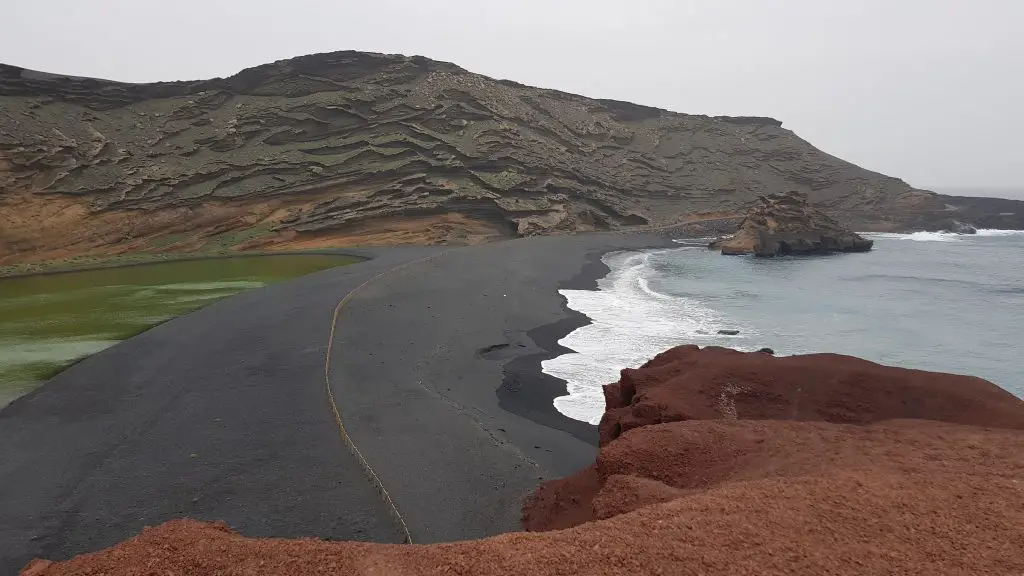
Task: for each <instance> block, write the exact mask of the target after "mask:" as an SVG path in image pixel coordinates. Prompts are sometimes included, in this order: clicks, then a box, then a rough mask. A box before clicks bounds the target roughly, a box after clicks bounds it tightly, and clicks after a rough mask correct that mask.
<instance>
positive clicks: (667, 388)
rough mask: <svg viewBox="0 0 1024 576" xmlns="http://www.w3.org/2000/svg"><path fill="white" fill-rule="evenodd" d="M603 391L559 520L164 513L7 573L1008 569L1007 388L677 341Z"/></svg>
mask: <svg viewBox="0 0 1024 576" xmlns="http://www.w3.org/2000/svg"><path fill="white" fill-rule="evenodd" d="M606 393H607V394H608V396H609V400H610V401H611V400H614V401H615V402H617V403H615V404H612V405H611V406H610V409H609V411H608V412H607V414H606V416H605V419H604V421H603V422H602V425H603V430H602V431H603V432H605V433H606V434H605V437H603V439H602V446H601V451H600V455H599V456H598V459H597V462H596V463H595V465H594V466H592V467H590V468H588V469H586V470H584V471H582V472H581V473H579V474H577V475H575V476H572V477H570V478H566V479H563V480H558V481H554V482H550V483H548V484H546V485H544V486H543V487H542V488H541V490H539V491H538V493H537V495H536V496H535V497H534V498H533V499H531V502H530V503H529V504H528V505H527V507H526V508H525V517H524V521H525V523H526V525H527V528H530V529H533V530H546V529H552V528H567V529H565V530H556V531H546V532H541V533H515V534H505V535H501V536H497V537H494V538H488V539H486V540H479V541H471V542H459V543H454V544H438V545H429V546H402V545H377V544H364V543H348V542H322V541H319V540H311V539H305V540H259V539H249V538H244V537H241V536H239V535H237V534H234V533H232V532H231V531H230V530H229V529H228V528H227V527H226V526H224V525H222V524H209V523H200V522H194V521H187V520H181V521H174V522H169V523H167V524H164V525H162V526H159V527H156V528H151V529H146V530H145V531H143V533H142V534H140V535H139V536H137V537H135V538H132V539H131V540H128V541H126V542H123V543H122V544H120V545H118V546H116V547H114V548H111V549H108V550H104V551H101V552H97V553H95V554H90V555H85V556H80V557H77V558H74V559H72V560H70V561H67V562H60V563H55V564H47V563H45V562H38V563H35V564H32V565H30V566H28V567H26V570H25V572H23V574H26V575H27V574H32V576H70V575H76V576H77V575H85V574H106V575H110V576H129V575H133V576H134V575H141V574H266V575H284V574H314V573H331V574H397V575H412V574H416V575H420V574H426V575H430V574H474V575H482V576H487V575H495V576H497V575H512V574H516V575H518V574H526V573H529V574H537V575H541V576H543V575H549V574H550V575H554V574H609V575H613V574H623V575H625V574H630V575H632V574H682V575H686V574H694V575H695V574H704V575H713V574H723V575H724V574H729V575H736V576H743V575H752V574H759V575H760V574H779V575H781V574H840V575H841V574H851V575H852V574H858V575H860V574H920V575H925V574H927V575H938V574H971V575H985V574H992V575H996V574H998V575H1007V574H1021V573H1024V552H1022V551H1024V528H1022V527H1024V431H1022V430H1021V428H1022V427H1024V402H1021V401H1020V400H1018V399H1016V398H1015V397H1013V396H1012V395H1009V394H1008V393H1005V392H1003V391H1001V390H999V389H998V388H996V387H995V386H994V385H992V384H990V383H988V382H986V381H984V380H980V379H977V378H968V377H959V376H950V375H943V374H933V373H928V372H921V371H912V370H902V369H898V368H888V367H884V366H879V365H877V364H872V363H870V362H865V361H862V360H858V359H856V358H849V357H844V356H836V355H813V356H801V357H790V358H772V357H771V356H769V355H767V354H758V353H751V354H744V353H739V352H734V351H730V350H724V349H717V348H712V349H705V350H698V349H696V348H695V347H679V348H675V349H673V350H670V351H668V352H666V353H663V354H661V355H659V356H658V357H656V358H655V359H654V360H652V361H651V362H649V363H647V364H646V365H645V366H644V367H642V368H641V369H639V370H630V371H624V374H623V379H622V381H620V382H619V383H617V384H614V385H609V386H608V387H606ZM958 407H959V408H958ZM910 418H913V419H910ZM616 424H617V425H618V430H617V431H616V433H615V434H614V435H612V434H610V433H609V430H612V429H614V426H615V425H616ZM608 425H611V426H612V428H609V427H608ZM573 526H574V527H573Z"/></svg>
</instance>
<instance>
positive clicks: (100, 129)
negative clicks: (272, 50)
mask: <svg viewBox="0 0 1024 576" xmlns="http://www.w3.org/2000/svg"><path fill="white" fill-rule="evenodd" d="M790 189H793V190H800V191H803V192H806V193H807V194H808V195H809V196H810V198H811V200H812V201H814V202H816V203H818V204H820V205H821V206H822V207H824V208H825V209H826V210H827V211H829V212H830V213H832V214H833V215H834V216H836V217H840V219H841V220H842V221H843V222H844V223H847V224H850V225H856V226H857V227H858V228H859V229H860V228H873V229H886V230H888V229H896V228H903V227H908V226H911V225H914V226H920V225H923V224H924V223H927V222H928V221H930V220H931V219H933V217H934V214H935V213H936V212H937V211H938V212H944V211H946V209H947V206H946V205H947V204H951V205H956V204H957V201H953V200H942V199H940V198H939V197H937V196H936V195H934V194H931V193H928V192H923V191H920V190H915V189H913V188H911V187H910V186H908V185H907V184H906V183H904V182H902V181H900V180H898V179H895V178H890V177H887V176H883V175H881V174H877V173H874V172H869V171H867V170H863V169H861V168H859V167H857V166H854V165H852V164H850V163H848V162H844V161H842V160H839V159H838V158H835V157H833V156H830V155H828V154H825V153H823V152H821V151H820V150H817V149H816V148H814V147H813V146H811V145H810V144H808V143H807V142H805V141H804V140H801V139H800V138H798V137H797V136H796V135H795V134H793V133H792V132H790V131H789V130H786V129H784V128H782V126H781V123H780V122H779V121H777V120H773V119H771V118H749V117H748V118H730V117H708V116H699V115H688V114H678V113H674V112H668V111H665V110H659V109H655V108H649V107H645V106H640V105H636V104H629V103H625V102H617V101H611V100H596V99H591V98H586V97H583V96H576V95H573V94H566V93H563V92H558V91H554V90H545V89H540V88H532V87H529V86H523V85H521V84H516V83H514V82H509V81H503V80H495V79H492V78H488V77H485V76H480V75H478V74H473V73H470V72H467V71H466V70H463V69H462V68H459V67H458V66H455V65H453V64H449V63H445V62H437V61H433V60H428V59H426V58H422V57H405V56H397V55H381V54H368V53H361V52H336V53H329V54H317V55H312V56H303V57H300V58H294V59H291V60H283V61H280V62H275V63H273V64H267V65H263V66H258V67H256V68H251V69H247V70H244V71H242V72H240V73H238V74H236V75H235V76H232V77H230V78H224V79H213V80H205V81H195V82H166V83H154V84H125V83H118V82H111V81H106V80H96V79H90V78H75V77H69V76H56V75H52V74H45V73H41V72H35V71H31V70H25V69H22V68H18V67H14V66H5V65H0V224H2V225H0V263H5V262H12V261H17V260H25V259H29V258H45V257H52V256H54V255H58V254H74V253H82V252H119V251H130V250H131V251H136V250H172V249H173V250H196V249H202V248H203V247H204V246H209V245H211V244H212V245H216V246H231V247H238V248H253V247H310V246H318V245H339V244H346V243H382V242H410V241H412V242H472V241H478V240H485V239H487V238H493V237H508V236H515V235H521V234H537V233H558V232H566V231H581V230H594V229H615V228H622V227H635V226H650V225H653V226H662V225H667V224H673V223H676V222H678V221H680V220H684V219H688V218H689V217H692V216H694V215H699V214H704V213H719V214H721V213H730V212H735V211H737V210H739V211H743V210H745V208H746V207H747V206H748V205H749V204H750V202H752V201H753V200H754V199H756V198H757V197H758V196H759V195H763V194H767V193H771V192H774V191H778V190H790ZM1011 204H1013V205H1014V206H1017V205H1020V206H1024V203H1020V202H1011ZM972 206H973V208H972V210H973V211H974V212H978V213H979V214H980V213H988V212H990V210H989V209H988V208H987V207H986V206H987V205H981V204H977V203H975V204H972ZM953 209H954V211H955V210H956V206H953ZM1000 211H1001V212H1010V213H1011V216H1005V217H1001V218H1003V219H1008V220H1007V222H1003V223H1002V225H1004V226H1012V225H1015V224H1019V225H1020V226H1021V227H1024V208H1022V209H1020V210H1017V209H1016V208H1014V209H1013V210H1005V207H1001V208H1000ZM974 212H971V214H973V213H974ZM1013 214H1016V215H1013ZM944 217H945V218H949V217H951V215H950V213H948V212H945V213H944ZM958 218H960V219H961V220H966V221H970V220H971V218H972V216H971V215H970V214H964V215H958Z"/></svg>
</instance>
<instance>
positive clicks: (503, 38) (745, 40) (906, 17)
mask: <svg viewBox="0 0 1024 576" xmlns="http://www.w3.org/2000/svg"><path fill="white" fill-rule="evenodd" d="M3 20H4V25H3V33H2V34H0V62H4V63H8V64H15V65H19V66H24V67H26V68H34V69H38V70H44V71H47V72H58V73H65V74H73V75H80V76H96V77H102V78H109V79H113V80H122V81H135V82H143V81H154V80H183V79H197V78H207V77H213V76H227V75H230V74H233V73H235V72H237V71H238V70H240V69H242V68H245V67H248V66H254V65H257V64H261V63H264V62H269V61H273V60H279V59H282V58H288V57H292V56H298V55H301V54H308V53H313V52H328V51H333V50H346V49H355V50H368V51H374V52H389V53H403V54H421V55H424V56H428V57H430V58H434V59H439V60H447V61H451V62H455V63H456V64H459V65H461V66H462V67H464V68H467V69H469V70H471V71H474V72H479V73H482V74H487V75H489V76H495V77H499V78H509V79H513V80H516V81H519V82H522V83H524V84H530V85H535V86H543V87H547V88H558V89H561V90H565V91H569V92H576V93H580V94H585V95H587V96H593V97H600V98H615V99H619V100H628V101H632V102H637V103H641V104H647V105H652V106H658V107H663V108H668V109H671V110H676V111H679V112H689V113H700V114H733V115H740V114H748V115H765V116H774V117H776V118H778V119H780V120H782V121H783V122H784V123H785V126H786V127H788V128H790V129H792V130H794V131H796V133H797V134H799V135H800V136H802V137H804V138H805V139H807V140H809V141H810V142H811V143H813V144H815V145H816V146H818V147H819V148H821V149H823V150H825V151H827V152H830V153H832V154H835V155H837V156H840V157H842V158H845V159H847V160H850V161H852V162H855V163H857V164H860V165H862V166H864V167H866V168H869V169H872V170H877V171H879V172H884V173H886V174H890V175H894V176H898V177H901V178H903V179H904V180H907V181H908V182H910V183H911V184H913V185H915V186H919V187H930V188H942V187H1020V188H1024V143H1022V140H1021V138H1022V135H1024V115H1022V114H1021V110H1020V108H1021V107H1022V105H1024V33H1022V28H1021V27H1022V25H1024V1H1022V0H845V1H837V0H689V1H688V0H622V1H610V0H585V1H575V0H571V1H570V0H504V1H502V2H492V1H488V0H433V1H425V0H363V1H360V2H353V1H348V0H335V1H328V0H287V1H280V0H273V1H271V0H175V1H170V0H168V1H166V2H157V1H155V0H88V1H86V0H4V7H3Z"/></svg>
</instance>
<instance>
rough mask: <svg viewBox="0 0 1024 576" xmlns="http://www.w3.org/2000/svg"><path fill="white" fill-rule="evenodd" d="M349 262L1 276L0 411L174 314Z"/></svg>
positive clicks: (327, 258) (220, 261) (278, 261)
mask: <svg viewBox="0 0 1024 576" xmlns="http://www.w3.org/2000/svg"><path fill="white" fill-rule="evenodd" d="M355 261H357V259H356V258H352V257H348V256H332V255H282V256H248V257H236V258H211V259H203V260H184V261H171V262H164V263H159V264H145V265H140V266H129V267H122V268H106V269H99V270H86V271H81V272H67V273H60V274H44V275H37V276H26V277H22V278H4V279H0V408H2V407H3V406H6V405H7V404H9V403H10V402H11V401H12V400H14V399H15V398H17V397H18V396H21V395H23V394H26V393H28V392H30V391H32V390H34V389H35V388H37V387H39V386H40V385H41V384H42V383H43V382H45V381H46V380H47V379H49V378H50V377H52V376H54V375H55V374H57V373H58V372H60V371H61V370H63V369H64V368H66V367H67V366H69V365H70V364H73V363H74V362H76V361H78V360H80V359H82V358H85V357H87V356H89V355H91V354H95V353H96V352H99V351H100V350H103V349H104V348H108V347H110V346H113V345H114V344H117V343H118V342H120V341H121V340H124V339H126V338H129V337H131V336H134V335H136V334H138V333H140V332H142V331H144V330H146V329H148V328H151V327H152V326H155V325H156V324H159V323H161V322H164V321H166V320H169V319H171V318H174V317H175V316H180V315H182V314H186V313H188V312H191V311H193V310H195V309H197V308H201V307H203V306H205V305H207V304H210V303H212V302H215V301H217V300H220V299H221V298H225V297H227V296H231V295H232V294H237V293H239V292H241V291H243V290H250V289H253V288H260V287H262V286H265V285H267V284H269V283H272V282H277V281H280V280H286V279H289V278H294V277H297V276H302V275H304V274H309V273H312V272H316V271H318V270H323V269H326V268H333V267H336V266H343V265H346V264H351V263H353V262H355Z"/></svg>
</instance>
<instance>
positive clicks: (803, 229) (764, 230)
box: [711, 191, 874, 256]
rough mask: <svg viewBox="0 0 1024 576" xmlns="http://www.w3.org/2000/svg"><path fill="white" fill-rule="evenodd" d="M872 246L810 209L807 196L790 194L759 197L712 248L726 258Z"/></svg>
mask: <svg viewBox="0 0 1024 576" xmlns="http://www.w3.org/2000/svg"><path fill="white" fill-rule="evenodd" d="M873 245H874V242H873V241H872V240H868V239H866V238H864V237H862V236H860V235H859V234H857V233H855V232H852V231H850V230H848V229H846V228H844V227H843V226H841V225H840V224H839V223H838V222H836V221H835V220H833V219H832V218H831V217H830V216H828V215H827V214H825V213H824V212H822V211H821V210H819V209H817V208H815V207H813V206H811V205H810V204H809V203H808V201H807V195H806V194H804V193H802V192H796V191H792V192H783V193H779V194H772V195H769V196H761V197H760V198H758V200H757V202H756V203H755V204H754V208H753V209H752V210H751V211H750V212H749V213H748V214H747V217H746V218H744V219H743V222H742V223H741V224H740V228H739V230H738V231H737V232H736V233H735V234H733V235H732V236H730V237H728V238H723V239H721V240H717V241H715V242H713V243H712V244H711V248H714V249H720V250H721V251H722V254H727V255H738V254H753V255H755V256H785V255H789V254H827V253H830V252H865V251H867V250H870V249H871V247H872V246H873Z"/></svg>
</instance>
